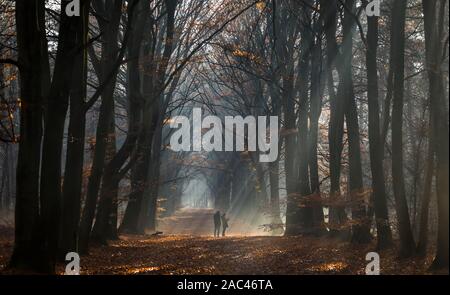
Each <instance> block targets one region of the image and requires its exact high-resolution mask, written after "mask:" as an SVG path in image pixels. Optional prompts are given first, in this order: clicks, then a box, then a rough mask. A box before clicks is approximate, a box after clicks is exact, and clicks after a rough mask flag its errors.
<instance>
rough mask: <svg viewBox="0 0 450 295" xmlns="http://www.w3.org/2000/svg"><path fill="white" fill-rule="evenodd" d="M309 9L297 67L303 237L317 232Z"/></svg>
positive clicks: (303, 25)
mask: <svg viewBox="0 0 450 295" xmlns="http://www.w3.org/2000/svg"><path fill="white" fill-rule="evenodd" d="M309 14H310V10H309V9H306V8H305V9H303V12H302V14H301V23H302V24H301V29H300V34H301V44H300V60H299V65H298V76H297V80H298V81H297V87H296V88H298V89H299V96H300V105H299V115H298V116H299V119H298V136H297V160H298V184H297V186H298V187H297V189H296V191H297V192H299V193H300V197H301V209H300V218H301V220H300V224H301V227H302V229H301V230H302V233H305V234H312V233H313V232H314V204H313V202H312V201H311V186H310V182H309V169H308V159H309V155H308V130H309V126H308V125H309V122H308V114H309V103H310V98H309V77H310V69H311V68H310V66H311V65H310V60H311V48H312V42H313V40H312V38H313V36H312V34H311V16H310V15H309Z"/></svg>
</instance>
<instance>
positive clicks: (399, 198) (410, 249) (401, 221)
mask: <svg viewBox="0 0 450 295" xmlns="http://www.w3.org/2000/svg"><path fill="white" fill-rule="evenodd" d="M405 18H406V0H395V1H394V3H393V11H392V28H391V29H392V30H393V34H392V35H393V40H392V42H393V43H392V44H391V46H394V48H393V49H394V50H393V52H394V58H393V62H394V66H393V72H394V100H393V103H394V104H393V109H392V180H393V186H394V196H395V209H396V212H397V221H398V226H399V235H400V256H401V257H409V256H411V255H412V254H413V253H414V248H415V244H414V237H413V234H412V230H411V223H410V219H409V209H408V204H407V201H406V191H405V179H404V172H403V108H404V84H405Z"/></svg>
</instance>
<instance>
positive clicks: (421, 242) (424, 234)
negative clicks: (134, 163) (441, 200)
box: [417, 116, 436, 256]
mask: <svg viewBox="0 0 450 295" xmlns="http://www.w3.org/2000/svg"><path fill="white" fill-rule="evenodd" d="M433 132H434V130H433V118H432V117H431V116H430V128H429V135H428V136H429V138H428V155H427V159H426V161H427V162H426V165H425V166H426V168H425V180H424V188H423V194H422V200H421V208H420V220H419V236H418V239H417V240H418V242H417V254H419V255H421V256H425V255H426V253H427V246H428V216H429V214H430V212H429V209H430V200H431V194H432V193H433V189H432V187H433V177H434V171H435V165H436V164H435V143H434V136H433Z"/></svg>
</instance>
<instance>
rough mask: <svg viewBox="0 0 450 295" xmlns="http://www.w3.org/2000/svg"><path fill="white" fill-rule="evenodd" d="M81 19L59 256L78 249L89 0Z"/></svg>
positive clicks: (72, 94) (71, 102)
mask: <svg viewBox="0 0 450 295" xmlns="http://www.w3.org/2000/svg"><path fill="white" fill-rule="evenodd" d="M82 4H83V6H82V8H81V11H82V16H81V17H82V20H81V22H79V23H78V27H77V36H79V37H77V38H79V39H78V40H77V43H78V46H79V47H80V48H79V50H77V55H76V57H75V62H74V69H73V77H72V88H71V91H70V121H69V127H68V128H69V129H68V139H67V154H66V165H65V170H64V183H63V188H62V200H61V223H60V232H59V235H60V237H59V246H58V249H59V250H58V251H59V259H65V255H66V254H67V253H69V252H78V225H79V221H80V214H81V188H82V182H83V167H84V165H83V164H84V147H85V130H86V113H85V111H84V104H85V100H86V85H87V83H86V79H87V37H88V26H89V7H90V6H89V5H88V4H89V3H86V2H83V3H82Z"/></svg>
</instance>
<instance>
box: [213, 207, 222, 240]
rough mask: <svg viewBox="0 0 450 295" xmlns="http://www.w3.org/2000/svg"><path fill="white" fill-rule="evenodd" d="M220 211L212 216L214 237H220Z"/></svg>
mask: <svg viewBox="0 0 450 295" xmlns="http://www.w3.org/2000/svg"><path fill="white" fill-rule="evenodd" d="M220 225H221V222H220V211H217V212H216V213H215V214H214V237H220Z"/></svg>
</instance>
